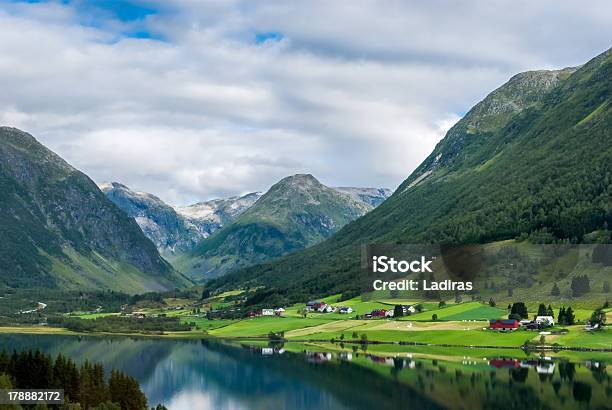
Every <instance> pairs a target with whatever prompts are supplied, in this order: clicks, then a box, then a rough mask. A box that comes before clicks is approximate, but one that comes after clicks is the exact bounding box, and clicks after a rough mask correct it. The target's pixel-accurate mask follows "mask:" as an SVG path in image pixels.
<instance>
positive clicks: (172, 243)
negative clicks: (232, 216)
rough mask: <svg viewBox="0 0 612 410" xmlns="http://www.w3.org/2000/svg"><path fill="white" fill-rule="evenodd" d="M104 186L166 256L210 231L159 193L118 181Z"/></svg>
mask: <svg viewBox="0 0 612 410" xmlns="http://www.w3.org/2000/svg"><path fill="white" fill-rule="evenodd" d="M100 189H101V190H102V192H104V193H105V194H106V196H107V197H108V199H110V200H111V201H113V202H114V203H115V205H117V206H118V207H119V208H121V209H122V210H123V211H124V212H125V213H127V214H128V215H129V216H131V217H132V218H134V219H135V220H136V222H137V223H138V226H140V229H142V232H143V233H144V234H145V236H146V237H147V238H149V239H150V240H151V241H152V242H153V243H154V244H155V246H156V247H157V249H158V250H159V252H160V253H162V255H172V254H174V253H175V252H180V251H186V250H189V249H191V248H192V247H193V246H195V244H196V243H198V241H200V239H202V238H205V237H206V236H208V235H209V234H210V231H209V230H207V229H204V230H201V229H198V227H196V226H195V225H193V224H191V223H190V222H189V221H187V220H186V219H185V218H183V216H182V215H180V214H178V213H177V211H176V210H175V209H174V208H172V207H171V206H170V205H167V204H166V203H164V202H163V201H162V200H161V199H159V198H158V197H156V196H155V195H151V194H148V193H146V192H137V191H133V190H131V189H130V188H128V187H127V186H125V185H123V184H120V183H118V182H111V183H108V182H105V183H102V184H100Z"/></svg>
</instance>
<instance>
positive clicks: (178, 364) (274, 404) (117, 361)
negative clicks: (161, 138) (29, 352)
mask: <svg viewBox="0 0 612 410" xmlns="http://www.w3.org/2000/svg"><path fill="white" fill-rule="evenodd" d="M383 348H384V349H386V350H389V349H390V348H391V349H393V348H395V349H397V348H398V347H382V346H373V347H371V348H370V349H369V350H367V351H363V350H362V349H356V350H353V348H352V347H351V346H349V348H348V349H346V350H345V351H343V352H326V351H324V350H320V349H318V351H314V350H313V347H312V346H302V345H292V344H287V345H285V346H284V347H281V346H274V347H269V346H267V345H265V344H262V345H259V346H253V345H250V346H249V345H237V344H236V345H229V344H225V343H219V342H210V341H177V340H153V339H133V338H127V337H73V336H32V335H2V336H0V349H5V350H13V349H16V350H21V349H40V350H43V351H45V352H48V353H52V354H55V353H58V352H62V353H64V354H65V355H67V356H70V357H72V358H73V359H75V360H77V361H82V360H84V359H89V360H94V361H98V362H102V363H104V365H105V367H106V368H107V370H108V369H110V368H117V369H121V370H123V371H124V372H126V373H128V374H130V375H132V376H134V377H136V378H137V379H138V380H139V381H140V383H141V386H142V388H143V390H144V392H145V394H146V395H147V398H148V399H149V403H150V404H151V405H153V404H157V403H164V404H165V405H166V406H168V407H169V408H170V409H179V410H181V409H189V410H196V409H221V410H223V409H298V410H299V409H317V410H324V409H374V408H376V409H395V408H410V409H437V408H451V409H474V408H490V409H506V408H518V409H521V410H524V409H531V408H550V409H559V408H568V409H574V408H584V409H586V408H593V409H605V408H607V409H609V408H612V384H611V381H610V377H609V375H608V372H607V370H606V362H607V361H608V360H609V359H612V357H608V356H606V355H603V354H598V355H596V356H593V355H591V356H593V357H591V356H589V355H582V354H581V355H574V356H573V357H572V360H567V359H559V358H548V357H540V356H538V355H530V356H528V355H525V354H524V353H522V352H520V351H516V352H514V353H513V354H514V355H517V357H515V358H510V357H509V352H502V351H496V350H492V351H490V352H484V353H483V352H473V355H474V356H479V357H469V356H467V354H470V353H471V352H470V351H469V350H466V352H465V354H466V356H461V355H460V356H457V353H461V352H457V351H455V352H453V354H454V355H453V356H450V354H449V353H450V352H444V351H442V350H440V349H438V350H436V351H432V350H431V349H430V350H423V349H424V348H421V350H419V351H416V352H415V351H413V352H406V351H401V352H397V353H393V354H390V353H385V354H383V353H380V352H379V353H377V352H376V351H373V349H378V350H380V349H383ZM445 353H446V354H445ZM489 353H490V354H489ZM502 353H505V354H506V355H505V356H504V355H502ZM485 354H486V355H488V356H490V357H485ZM510 354H512V352H510ZM423 355H427V358H419V357H422V356H423ZM434 357H436V358H434ZM442 358H444V360H442Z"/></svg>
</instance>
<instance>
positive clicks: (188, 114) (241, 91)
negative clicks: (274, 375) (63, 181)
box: [0, 0, 612, 204]
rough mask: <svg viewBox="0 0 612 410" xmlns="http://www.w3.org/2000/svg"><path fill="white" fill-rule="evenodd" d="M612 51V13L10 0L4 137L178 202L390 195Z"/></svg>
mask: <svg viewBox="0 0 612 410" xmlns="http://www.w3.org/2000/svg"><path fill="white" fill-rule="evenodd" d="M610 40H612V5H611V4H610V2H609V1H592V2H590V3H589V6H588V7H585V5H584V3H583V2H578V1H576V2H573V4H572V3H570V2H569V1H568V2H560V1H558V0H550V1H537V2H534V1H520V0H512V1H496V2H491V1H488V0H483V1H461V2H459V1H436V0H434V1H362V0H347V1H340V0H339V1H329V0H325V1H316V0H314V1H308V2H306V1H304V2H300V1H286V0H282V1H265V2H264V1H255V0H245V1H240V0H157V1H155V0H152V1H145V0H142V1H120V0H116V1H102V0H99V1H85V0H83V1H61V2H59V1H58V2H44V1H42V2H38V1H27V2H22V1H2V0H0V55H1V56H2V57H0V90H1V91H0V124H3V125H11V126H15V127H18V128H21V129H23V130H26V131H28V132H30V133H32V134H33V135H34V136H35V137H37V138H38V139H39V140H40V141H42V142H43V143H44V144H46V145H47V146H48V147H50V148H51V149H53V150H54V151H56V152H57V153H59V154H60V155H61V156H62V157H64V158H65V159H67V160H68V161H69V162H70V163H72V164H73V165H75V166H76V167H77V168H79V169H81V170H82V171H84V172H86V173H87V174H88V175H89V176H91V177H92V178H93V179H94V180H96V181H107V180H113V181H121V182H123V183H125V184H127V185H129V186H131V187H133V188H134V189H138V190H143V191H148V192H152V193H155V194H157V195H159V196H160V197H161V198H162V199H164V200H166V201H168V202H170V203H174V204H185V203H190V202H193V201H196V200H203V199H208V198H212V197H223V196H229V195H235V194H240V193H245V192H250V191H255V190H266V189H267V188H269V186H270V185H271V184H273V183H274V182H276V181H277V180H279V179H280V178H282V177H284V176H287V175H290V174H295V173H312V174H313V175H315V176H316V177H318V178H319V179H320V180H321V181H322V182H323V183H325V184H327V185H344V186H346V185H349V186H384V187H389V188H395V187H396V186H397V185H398V184H399V183H400V182H401V181H402V180H403V179H404V178H405V177H407V176H408V175H409V173H410V172H411V171H412V170H413V169H414V168H415V167H416V166H417V165H418V164H419V163H420V161H422V160H423V159H424V158H425V157H426V156H427V154H428V153H429V152H430V151H431V150H432V148H433V147H434V145H435V144H436V142H438V141H439V140H440V139H441V138H442V137H443V135H444V132H445V131H446V130H447V129H448V128H449V127H450V126H451V125H452V124H453V123H454V122H456V121H457V119H458V118H459V117H460V116H461V115H463V114H464V113H465V112H466V111H467V110H468V109H469V108H470V107H471V106H472V105H473V104H475V103H476V102H477V101H479V100H480V99H482V98H483V97H484V96H485V95H486V94H487V93H488V92H490V91H491V90H493V89H494V88H496V87H497V86H499V85H501V84H502V83H503V82H505V81H506V80H507V79H508V78H509V77H510V76H512V75H513V74H515V73H517V72H520V71H525V70H529V69H551V68H560V67H565V66H573V65H578V64H581V63H583V62H585V61H587V60H588V59H590V58H591V57H593V56H595V55H596V54H598V53H600V52H602V51H604V50H606V49H607V48H609V47H610V46H612V44H611V41H610Z"/></svg>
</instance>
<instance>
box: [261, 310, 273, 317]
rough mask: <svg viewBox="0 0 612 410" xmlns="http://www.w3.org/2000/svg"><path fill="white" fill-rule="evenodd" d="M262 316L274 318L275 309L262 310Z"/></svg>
mask: <svg viewBox="0 0 612 410" xmlns="http://www.w3.org/2000/svg"><path fill="white" fill-rule="evenodd" d="M261 315H262V316H274V309H261Z"/></svg>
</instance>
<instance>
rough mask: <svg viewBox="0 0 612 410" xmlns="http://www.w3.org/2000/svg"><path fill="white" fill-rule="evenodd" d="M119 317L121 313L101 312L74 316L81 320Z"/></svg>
mask: <svg viewBox="0 0 612 410" xmlns="http://www.w3.org/2000/svg"><path fill="white" fill-rule="evenodd" d="M118 315H119V313H112V312H100V313H81V314H75V315H73V316H75V317H78V318H81V319H97V318H99V317H107V316H118Z"/></svg>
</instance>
